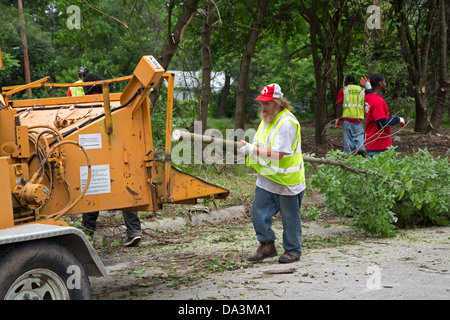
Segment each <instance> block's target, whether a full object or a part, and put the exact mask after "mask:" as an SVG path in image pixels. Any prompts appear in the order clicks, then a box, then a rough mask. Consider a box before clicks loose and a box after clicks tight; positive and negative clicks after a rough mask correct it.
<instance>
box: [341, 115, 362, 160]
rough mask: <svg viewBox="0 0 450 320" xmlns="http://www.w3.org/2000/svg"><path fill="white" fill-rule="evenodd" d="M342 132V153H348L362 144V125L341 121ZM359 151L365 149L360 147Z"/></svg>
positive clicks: (360, 123)
mask: <svg viewBox="0 0 450 320" xmlns="http://www.w3.org/2000/svg"><path fill="white" fill-rule="evenodd" d="M342 127H343V129H342V131H343V134H344V152H345V153H347V154H348V153H350V152H352V151H354V150H356V149H358V148H359V147H360V146H361V145H363V144H364V125H363V123H362V122H350V121H345V120H344V121H343V124H342ZM359 150H361V151H365V150H366V147H365V146H362V147H361V149H359Z"/></svg>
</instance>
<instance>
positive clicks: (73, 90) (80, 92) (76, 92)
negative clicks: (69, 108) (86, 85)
mask: <svg viewBox="0 0 450 320" xmlns="http://www.w3.org/2000/svg"><path fill="white" fill-rule="evenodd" d="M80 82H83V81H81V80H78V81H77V82H75V83H80ZM70 94H71V95H72V97H76V96H84V89H83V87H70Z"/></svg>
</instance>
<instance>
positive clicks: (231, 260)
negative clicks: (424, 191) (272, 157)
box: [91, 206, 450, 300]
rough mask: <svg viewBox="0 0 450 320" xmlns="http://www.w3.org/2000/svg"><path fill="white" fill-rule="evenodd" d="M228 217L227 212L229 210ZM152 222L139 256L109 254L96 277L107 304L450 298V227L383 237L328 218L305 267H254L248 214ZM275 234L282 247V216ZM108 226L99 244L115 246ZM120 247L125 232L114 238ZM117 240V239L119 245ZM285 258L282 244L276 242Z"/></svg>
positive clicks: (306, 235) (311, 228) (308, 239)
mask: <svg viewBox="0 0 450 320" xmlns="http://www.w3.org/2000/svg"><path fill="white" fill-rule="evenodd" d="M223 210H226V211H223ZM223 210H219V211H214V212H210V213H197V214H194V215H192V216H190V217H189V218H185V219H182V218H177V219H165V220H158V221H151V222H144V233H145V234H144V238H143V241H142V242H141V243H140V245H139V247H136V248H124V247H123V246H122V245H121V244H117V245H113V246H111V245H109V246H104V247H103V248H99V249H98V252H99V254H100V256H101V258H102V260H103V262H104V264H105V266H106V268H107V270H108V273H109V274H110V275H109V276H108V277H104V278H91V285H92V290H93V298H94V299H98V300H228V299H232V300H289V299H296V300H297V299H298V300H300V299H361V300H365V299H381V300H392V299H439V300H447V299H449V298H450V237H449V235H450V227H432V228H421V229H412V230H402V231H400V232H399V234H398V235H397V237H395V238H378V237H371V236H367V235H365V234H363V233H362V232H360V231H357V230H354V229H352V228H351V227H349V226H347V225H346V222H347V221H346V220H345V219H343V218H340V217H336V216H332V215H327V216H325V217H321V218H320V219H319V220H311V221H307V220H304V221H303V250H304V252H303V255H302V257H301V260H300V261H299V262H296V263H293V264H286V265H285V264H279V263H278V262H277V258H272V259H270V260H265V261H264V262H262V263H257V264H250V263H248V262H247V261H246V257H247V255H248V254H250V253H251V252H252V251H253V250H254V249H255V247H256V245H257V242H256V240H255V237H254V231H253V227H252V225H251V221H250V219H249V218H248V216H247V214H246V212H245V211H246V210H245V208H244V207H243V206H238V207H232V208H227V209H223ZM273 222H274V230H275V232H276V234H277V236H278V238H279V239H281V234H282V228H281V221H280V219H279V217H276V218H275V219H274V221H273ZM103 225H104V226H105V225H106V226H105V227H103V228H102V227H101V226H102V223H100V228H99V231H98V232H97V235H96V241H97V242H103V243H105V241H106V240H105V239H108V237H111V231H112V229H111V227H110V226H108V223H106V224H105V223H104V224H103ZM114 232H115V233H116V235H114V239H117V230H115V231H114ZM110 239H112V238H110ZM277 248H278V251H279V254H281V253H283V249H282V243H281V240H279V241H278V243H277Z"/></svg>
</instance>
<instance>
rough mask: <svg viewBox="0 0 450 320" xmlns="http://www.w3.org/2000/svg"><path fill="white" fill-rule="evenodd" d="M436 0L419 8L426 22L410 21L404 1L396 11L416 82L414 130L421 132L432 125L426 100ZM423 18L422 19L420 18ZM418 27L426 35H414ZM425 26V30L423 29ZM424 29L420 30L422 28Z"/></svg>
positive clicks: (405, 50) (410, 73) (404, 54)
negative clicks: (429, 120)
mask: <svg viewBox="0 0 450 320" xmlns="http://www.w3.org/2000/svg"><path fill="white" fill-rule="evenodd" d="M434 2H435V1H431V0H430V1H429V2H428V6H427V7H425V6H424V7H420V8H417V10H423V11H420V12H419V17H421V16H426V20H425V23H424V22H423V21H417V22H416V24H415V25H413V22H412V21H408V17H407V16H406V14H405V7H406V6H405V3H404V1H396V2H395V10H396V12H397V14H398V22H399V23H398V24H397V29H398V34H399V38H400V45H401V53H402V56H403V58H404V59H405V62H406V63H407V64H408V73H409V75H410V79H411V82H412V85H413V90H414V99H415V102H416V125H415V128H414V130H415V131H417V132H426V131H427V128H428V110H427V102H426V90H425V88H426V87H425V84H426V80H427V73H428V53H429V50H430V42H431V37H432V35H433V32H432V31H433V24H434V18H435V16H436V8H435V7H434V4H435V3H434ZM419 20H420V19H419ZM411 25H413V27H414V28H415V29H416V33H419V32H421V33H422V34H424V35H423V36H422V37H421V36H419V34H416V35H415V37H413V36H412V35H411V32H410V27H411ZM423 25H425V30H422V28H423V27H421V26H423ZM419 28H420V29H419Z"/></svg>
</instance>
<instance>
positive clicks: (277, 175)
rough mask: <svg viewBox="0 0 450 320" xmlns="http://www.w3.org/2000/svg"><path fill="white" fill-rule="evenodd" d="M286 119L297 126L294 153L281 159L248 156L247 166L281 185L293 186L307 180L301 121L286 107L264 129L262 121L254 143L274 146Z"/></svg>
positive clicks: (292, 147) (261, 146) (261, 145)
mask: <svg viewBox="0 0 450 320" xmlns="http://www.w3.org/2000/svg"><path fill="white" fill-rule="evenodd" d="M286 121H291V122H292V123H293V124H294V125H295V126H296V128H297V136H296V138H295V142H294V144H293V145H292V146H291V150H292V151H293V154H292V155H290V156H284V157H283V158H281V159H280V160H278V159H274V160H272V159H267V158H262V157H259V156H257V155H254V154H252V155H249V156H248V157H247V166H251V167H253V169H255V170H256V172H258V173H259V174H260V175H262V176H264V177H266V178H268V179H270V180H272V181H275V182H276V183H279V184H281V185H285V186H292V185H296V184H300V183H303V182H304V181H305V168H304V164H303V156H302V150H301V135H300V123H299V122H298V121H297V119H296V118H295V116H294V115H293V114H292V113H291V112H289V110H286V109H284V110H283V111H281V112H279V113H278V114H277V116H276V117H275V119H274V121H273V122H272V123H270V124H269V125H268V126H267V127H266V128H265V129H264V121H261V123H260V125H259V127H258V131H256V134H255V136H254V138H253V144H254V145H256V146H257V147H259V148H272V146H273V144H274V142H275V136H276V134H277V132H278V130H279V129H280V127H281V125H282V124H283V123H285V122H286Z"/></svg>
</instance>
